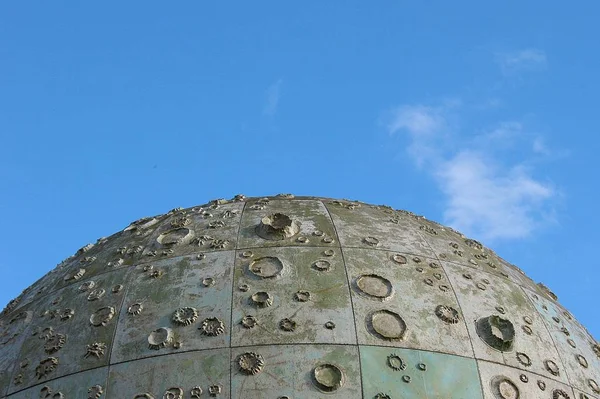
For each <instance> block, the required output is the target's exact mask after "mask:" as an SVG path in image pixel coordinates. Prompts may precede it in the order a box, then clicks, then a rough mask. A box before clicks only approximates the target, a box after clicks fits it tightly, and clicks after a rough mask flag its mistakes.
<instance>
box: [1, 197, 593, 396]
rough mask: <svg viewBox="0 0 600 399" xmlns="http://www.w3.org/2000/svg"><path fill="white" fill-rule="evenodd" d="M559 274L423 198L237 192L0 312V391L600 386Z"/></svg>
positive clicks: (554, 391)
mask: <svg viewBox="0 0 600 399" xmlns="http://www.w3.org/2000/svg"><path fill="white" fill-rule="evenodd" d="M599 381H600V346H599V344H598V342H597V341H595V340H594V338H593V337H592V336H591V335H590V334H589V333H588V332H587V331H586V330H585V328H584V327H583V326H581V324H579V323H578V322H577V321H576V320H575V319H573V317H572V315H571V314H570V313H568V312H567V311H566V310H565V309H564V308H563V307H562V306H560V304H558V302H556V297H555V296H554V294H552V292H551V291H550V290H549V289H548V288H546V287H544V286H542V285H537V284H535V283H534V282H533V281H531V280H530V279H529V278H528V277H527V276H525V275H524V274H523V272H522V271H521V270H520V269H518V268H517V267H516V266H514V265H511V264H510V263H508V262H506V261H504V260H503V259H501V258H500V257H498V256H497V255H496V254H495V253H493V252H492V251H490V250H489V249H487V248H485V247H484V246H483V245H482V244H481V243H479V242H477V241H475V240H471V239H469V238H467V237H464V236H463V235H461V234H460V233H458V232H456V231H454V230H452V229H450V228H447V227H444V226H441V225H439V224H437V223H435V222H431V221H429V220H426V219H425V218H423V217H420V216H416V215H414V214H411V213H410V212H405V211H395V210H393V209H391V208H389V207H385V206H371V205H367V204H364V203H359V202H355V201H347V200H332V199H320V198H313V197H299V198H294V197H293V196H291V195H287V194H286V195H279V196H275V197H268V198H249V199H247V198H245V197H243V196H236V197H235V198H233V199H231V200H227V201H226V200H215V201H212V202H210V203H208V204H205V205H202V206H198V207H194V208H189V209H174V210H172V211H170V212H168V213H167V214H165V215H160V216H155V217H150V218H143V219H140V220H138V221H135V222H133V223H131V224H130V225H129V226H127V227H126V228H125V229H123V231H121V232H118V233H116V234H114V235H112V236H110V237H107V238H102V239H100V240H98V242H97V243H95V244H93V245H87V246H84V247H83V248H81V249H80V250H78V251H77V252H76V254H75V255H73V256H71V257H69V258H67V259H66V260H65V261H63V262H62V263H61V264H60V265H58V266H57V267H56V268H55V269H54V270H52V271H50V272H48V273H47V274H46V275H45V276H44V277H42V278H41V279H40V280H38V281H37V282H36V283H34V284H33V285H32V286H31V287H29V288H28V289H26V290H25V291H24V292H23V294H22V295H20V296H19V297H18V298H16V299H15V300H14V301H11V303H10V304H9V305H8V306H7V307H6V309H5V310H4V311H3V312H2V314H1V315H0V398H5V397H7V398H57V399H58V398H63V397H64V398H75V397H76V398H94V399H100V398H118V399H123V398H146V399H151V398H155V399H158V398H167V399H174V398H205V397H206V398H209V397H216V398H279V399H285V398H295V399H297V398H317V397H318V398H321V397H340V398H342V397H343V398H379V399H385V398H456V399H469V398H486V399H491V398H494V399H497V398H501V399H502V398H504V399H507V398H553V399H556V398H559V399H560V398H563V399H564V398H572V399H586V398H596V399H598V398H599V397H600V386H599V385H598V382H599Z"/></svg>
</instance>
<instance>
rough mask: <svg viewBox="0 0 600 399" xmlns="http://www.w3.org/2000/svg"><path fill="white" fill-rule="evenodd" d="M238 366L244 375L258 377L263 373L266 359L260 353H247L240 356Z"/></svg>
mask: <svg viewBox="0 0 600 399" xmlns="http://www.w3.org/2000/svg"><path fill="white" fill-rule="evenodd" d="M237 364H238V367H239V369H240V371H241V372H242V373H244V374H247V375H256V374H258V373H260V372H261V371H262V369H263V367H264V365H265V359H264V358H263V357H262V355H260V354H258V353H255V352H246V353H242V354H241V355H239V356H238V358H237Z"/></svg>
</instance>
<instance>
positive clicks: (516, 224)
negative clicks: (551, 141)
mask: <svg viewBox="0 0 600 399" xmlns="http://www.w3.org/2000/svg"><path fill="white" fill-rule="evenodd" d="M455 111H456V108H455V107H454V108H453V107H448V106H441V107H428V106H422V105H417V106H411V105H404V106H400V107H397V108H395V109H394V112H393V113H392V119H391V122H390V123H389V124H388V126H387V127H388V131H389V133H390V134H398V133H402V132H404V133H406V134H407V136H408V137H409V144H408V146H407V151H408V153H409V154H410V155H411V157H412V159H413V160H414V162H415V163H416V165H417V166H419V167H424V170H425V171H426V172H428V173H429V174H431V175H432V176H433V177H434V178H435V181H436V182H437V183H438V187H439V189H440V190H441V191H442V193H444V195H445V209H444V219H445V223H447V224H449V225H451V226H452V227H454V228H456V229H458V230H459V231H462V232H463V233H465V234H467V235H469V236H472V237H477V238H480V239H485V240H490V241H491V240H494V239H514V238H522V237H526V236H528V235H530V234H531V233H532V232H533V231H534V230H535V229H536V228H537V227H539V226H540V225H541V224H543V223H544V222H545V221H546V219H547V214H546V209H547V208H548V207H549V204H550V202H551V200H552V198H553V197H554V196H555V195H556V192H555V190H554V188H553V187H552V186H551V185H550V184H548V183H545V182H542V181H540V180H537V179H536V178H534V177H533V175H532V172H531V171H530V170H529V169H527V168H525V167H524V165H525V162H514V163H513V164H508V165H506V164H505V163H503V162H500V161H505V162H506V159H507V158H506V159H505V158H504V157H502V155H503V154H506V153H505V152H504V153H503V152H502V150H506V149H509V148H511V147H516V146H518V145H520V144H521V143H522V142H523V139H524V138H525V137H527V134H526V132H525V131H524V129H525V128H524V126H523V124H522V123H520V122H516V121H510V122H503V123H500V124H498V125H496V126H495V127H494V128H492V129H487V130H484V131H483V132H482V133H479V134H476V135H472V136H470V137H467V136H466V135H464V134H462V135H461V134H459V132H457V131H455V129H453V128H452V127H451V126H450V124H449V122H448V121H449V120H452V119H455V117H456V115H453V114H454V113H455ZM449 143H454V145H450V144H449ZM456 148H459V149H460V150H455V149H456ZM524 161H526V160H524Z"/></svg>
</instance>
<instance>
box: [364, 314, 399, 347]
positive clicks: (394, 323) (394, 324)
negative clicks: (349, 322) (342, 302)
mask: <svg viewBox="0 0 600 399" xmlns="http://www.w3.org/2000/svg"><path fill="white" fill-rule="evenodd" d="M367 325H368V327H369V331H370V332H371V334H373V335H375V336H376V337H378V338H381V339H385V340H389V341H393V340H401V339H402V338H404V334H405V333H406V323H405V322H404V320H403V319H402V317H400V315H399V314H398V313H395V312H392V311H391V310H387V309H383V310H378V311H375V312H373V313H371V315H370V316H368V321H367Z"/></svg>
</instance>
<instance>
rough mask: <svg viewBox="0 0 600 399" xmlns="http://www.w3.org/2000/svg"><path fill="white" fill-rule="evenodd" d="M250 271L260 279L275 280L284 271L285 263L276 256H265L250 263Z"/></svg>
mask: <svg viewBox="0 0 600 399" xmlns="http://www.w3.org/2000/svg"><path fill="white" fill-rule="evenodd" d="M248 270H249V271H250V273H252V274H253V275H255V276H257V277H260V278H273V277H277V276H279V275H280V274H281V272H282V271H283V262H282V261H281V259H279V258H277V257H275V256H265V257H263V258H258V259H254V260H253V261H252V262H250V264H249V265H248Z"/></svg>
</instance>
